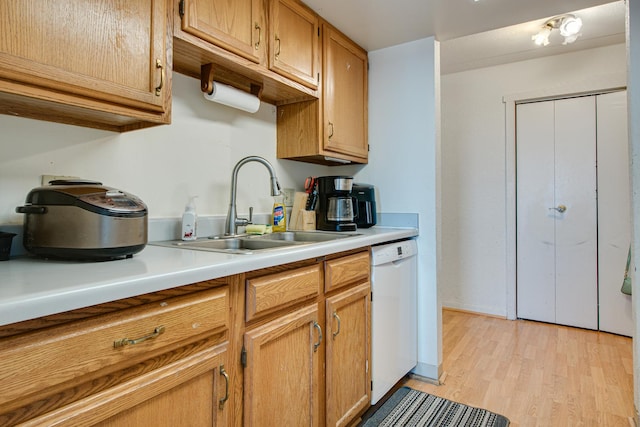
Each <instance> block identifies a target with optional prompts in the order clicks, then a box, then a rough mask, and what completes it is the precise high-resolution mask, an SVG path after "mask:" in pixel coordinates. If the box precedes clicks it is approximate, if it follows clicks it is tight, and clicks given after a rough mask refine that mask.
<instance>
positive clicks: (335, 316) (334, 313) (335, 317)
mask: <svg viewBox="0 0 640 427" xmlns="http://www.w3.org/2000/svg"><path fill="white" fill-rule="evenodd" d="M333 317H334V319H336V320H337V321H338V330H337V331H335V332H334V333H333V339H336V337H337V336H338V334H339V333H340V324H341V320H340V316H338V312H337V311H334V312H333Z"/></svg>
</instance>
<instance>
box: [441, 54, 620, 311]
mask: <svg viewBox="0 0 640 427" xmlns="http://www.w3.org/2000/svg"><path fill="white" fill-rule="evenodd" d="M625 73H626V53H625V45H624V44H620V45H613V46H608V47H601V48H597V49H589V50H583V51H578V52H575V53H570V54H562V55H554V56H549V57H546V58H541V59H535V60H529V61H522V62H517V63H511V64H506V65H500V66H495V67H488V68H482V69H477V70H471V71H465V72H460V73H453V74H448V75H443V76H442V79H441V85H442V86H441V90H442V212H443V213H444V214H443V219H442V260H443V265H442V274H441V280H440V282H439V285H438V289H439V293H440V299H441V302H442V305H443V306H445V307H453V308H459V309H464V310H469V311H475V312H481V313H487V314H492V315H498V316H507V305H508V301H507V298H508V296H507V295H508V286H509V281H510V280H515V279H513V278H511V277H509V274H510V268H511V267H510V266H509V259H510V258H512V257H513V256H514V254H509V253H508V252H509V251H511V250H512V249H511V247H510V244H509V242H511V241H514V239H515V236H513V235H512V231H510V229H509V227H508V224H509V221H513V220H514V219H512V220H509V218H508V215H509V214H510V207H509V205H508V202H509V197H512V198H513V197H515V195H511V196H509V194H508V191H513V190H512V189H511V190H510V186H511V185H513V182H510V180H512V179H515V178H511V177H509V171H508V169H507V164H508V162H509V161H512V159H511V160H510V159H508V158H507V155H509V154H510V153H511V154H512V153H514V152H515V151H514V150H513V149H510V148H508V147H507V141H508V139H507V135H506V133H505V132H506V131H505V127H506V126H507V120H506V117H505V104H504V102H503V99H504V97H511V98H513V97H514V96H515V99H526V98H530V97H531V96H530V95H531V94H532V93H541V92H544V93H553V94H557V95H562V94H566V93H572V92H567V88H573V87H575V86H576V84H577V83H581V84H582V86H583V87H594V88H595V87H598V86H597V85H602V82H608V81H615V82H619V81H620V80H622V81H624V76H625ZM621 77H622V79H621ZM605 84H606V83H605ZM592 85H593V86H592ZM518 94H528V95H526V96H523V97H521V98H518ZM513 250H515V248H513Z"/></svg>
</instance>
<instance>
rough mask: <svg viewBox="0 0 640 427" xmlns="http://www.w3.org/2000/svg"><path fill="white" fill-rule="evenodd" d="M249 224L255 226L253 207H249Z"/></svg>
mask: <svg viewBox="0 0 640 427" xmlns="http://www.w3.org/2000/svg"><path fill="white" fill-rule="evenodd" d="M247 224H253V206H249V222H248V223H247Z"/></svg>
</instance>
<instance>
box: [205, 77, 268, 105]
mask: <svg viewBox="0 0 640 427" xmlns="http://www.w3.org/2000/svg"><path fill="white" fill-rule="evenodd" d="M204 98H205V99H207V100H209V101H213V102H217V103H219V104H224V105H227V106H229V107H233V108H237V109H239V110H243V111H246V112H248V113H255V112H256V111H258V109H259V108H260V99H259V98H258V97H257V96H255V95H252V94H250V93H247V92H243V91H241V90H240V89H236V88H235V87H233V86H229V85H225V84H222V83H219V82H213V90H212V91H211V93H206V92H205V93H204Z"/></svg>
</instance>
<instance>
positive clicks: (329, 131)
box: [277, 22, 369, 165]
mask: <svg viewBox="0 0 640 427" xmlns="http://www.w3.org/2000/svg"><path fill="white" fill-rule="evenodd" d="M367 64H368V61H367V52H366V51H364V50H363V49H362V48H360V47H359V46H358V45H356V44H355V43H353V42H352V41H351V40H349V39H348V38H347V37H346V36H344V35H343V34H342V33H340V32H339V31H338V30H336V29H335V28H333V27H332V26H331V25H329V24H328V23H326V22H324V23H323V24H322V78H321V88H320V92H321V99H320V100H314V101H304V102H298V103H294V104H287V105H281V106H278V113H277V132H278V134H277V140H278V147H277V156H278V158H279V159H291V160H299V161H304V162H310V163H320V164H328V165H339V164H344V163H367V161H368V155H369V143H368V133H367V126H368V121H367V117H368V108H367V103H368V77H367V75H368V65H367Z"/></svg>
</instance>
